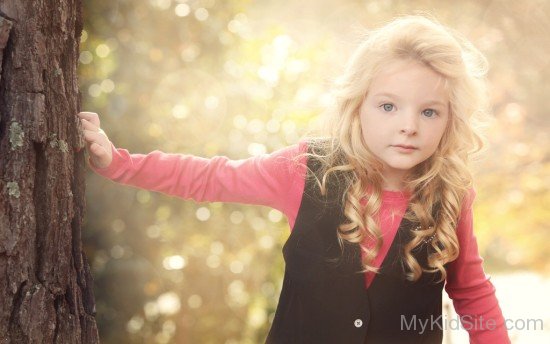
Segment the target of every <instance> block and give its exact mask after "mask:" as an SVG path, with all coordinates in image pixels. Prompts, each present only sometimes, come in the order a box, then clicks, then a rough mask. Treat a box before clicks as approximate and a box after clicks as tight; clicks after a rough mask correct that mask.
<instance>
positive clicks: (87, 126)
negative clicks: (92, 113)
mask: <svg viewBox="0 0 550 344" xmlns="http://www.w3.org/2000/svg"><path fill="white" fill-rule="evenodd" d="M80 121H81V122H82V127H83V128H84V129H88V130H91V131H99V128H98V127H97V126H96V125H94V124H93V123H92V122H90V121H88V120H86V119H84V118H82V119H81V120H80Z"/></svg>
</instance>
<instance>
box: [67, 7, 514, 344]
mask: <svg viewBox="0 0 550 344" xmlns="http://www.w3.org/2000/svg"><path fill="white" fill-rule="evenodd" d="M486 72H487V62H486V59H485V58H484V56H483V55H482V54H481V53H480V52H479V51H478V50H477V49H476V48H475V47H474V46H473V45H472V44H471V43H469V42H468V41H467V40H466V39H465V38H463V37H462V36H461V35H460V34H458V33H456V32H455V31H453V30H451V29H449V28H447V27H445V26H443V25H441V24H439V23H438V22H437V21H436V20H434V19H429V18H426V17H424V16H402V17H399V18H397V19H395V20H394V21H392V22H390V23H389V24H387V25H385V26H383V27H381V28H379V29H377V30H373V31H371V32H370V33H369V34H368V35H367V36H366V37H365V39H364V40H363V41H362V42H361V44H360V45H359V47H358V48H357V50H356V51H355V53H354V54H353V56H352V58H351V60H350V61H349V64H348V65H347V68H346V70H345V73H344V75H343V76H342V77H341V78H340V79H339V80H338V82H337V83H336V85H335V106H334V109H333V111H332V112H331V113H332V115H333V116H332V120H331V122H330V123H329V126H328V127H327V128H329V130H327V133H326V135H324V136H317V137H310V138H303V139H301V140H300V141H299V142H298V143H297V144H295V145H292V146H289V147H285V148H282V149H280V150H277V151H275V152H273V153H271V154H264V155H260V156H255V157H251V158H248V159H242V160H230V159H228V158H227V157H224V156H215V157H213V158H210V159H206V158H201V157H197V156H192V155H185V154H168V153H163V152H161V151H158V150H156V151H153V152H151V153H149V154H146V155H143V154H130V153H129V152H128V151H127V150H125V149H122V148H115V146H114V145H113V144H112V143H111V142H110V141H109V139H108V138H107V136H106V135H105V133H104V132H103V131H102V130H101V129H100V121H99V117H98V115H97V114H95V113H91V112H82V113H79V114H78V116H79V117H80V118H81V120H82V125H83V128H84V136H85V139H86V143H87V151H88V153H89V160H88V161H89V164H90V166H91V168H92V169H93V170H94V171H95V172H96V173H98V174H100V175H102V176H104V177H106V178H109V179H111V180H113V181H116V182H118V183H122V184H125V185H131V186H135V187H139V188H143V189H147V190H154V191H158V192H162V193H165V194H168V195H173V196H177V197H181V198H183V199H193V200H195V201H198V202H204V201H226V202H239V203H245V204H259V205H265V206H270V207H273V208H276V209H278V210H280V211H282V212H283V213H284V214H285V215H286V216H287V218H288V222H289V224H290V228H291V231H292V232H291V235H290V237H289V239H288V240H287V242H286V243H285V245H284V247H283V255H284V259H285V263H286V266H285V275H284V280H283V287H282V291H281V295H280V298H279V303H278V306H277V310H276V313H275V317H274V320H273V323H272V325H271V329H270V332H269V335H268V337H267V339H266V342H267V343H369V344H371V343H441V341H442V336H443V329H444V328H446V327H447V326H448V325H449V319H443V316H442V290H443V288H445V290H446V292H447V293H448V294H449V296H450V297H451V298H452V299H453V303H454V306H455V310H456V312H457V314H458V315H459V316H460V322H461V324H462V326H463V327H464V328H465V329H466V330H467V331H468V332H469V336H470V341H471V342H472V343H509V339H508V334H507V330H506V326H505V322H504V318H503V315H502V313H501V309H500V307H499V305H498V301H497V299H496V297H495V288H494V286H493V285H492V283H491V282H490V280H489V277H488V276H487V275H486V274H485V273H484V271H483V267H482V262H483V259H482V258H481V257H480V256H479V253H478V248H477V242H476V237H475V235H474V233H473V228H472V206H473V202H474V197H475V191H474V189H473V181H472V175H471V173H470V172H469V171H468V162H469V160H470V156H471V154H472V153H475V152H478V151H479V150H480V149H481V147H482V145H483V144H482V141H481V139H480V136H479V134H478V133H476V132H475V131H474V129H475V128H473V126H472V124H471V123H472V122H473V120H474V119H475V117H478V116H479V115H483V114H485V113H487V112H488V109H489V106H488V100H487V99H488V96H487V89H486V79H485V75H486ZM455 320H456V319H455Z"/></svg>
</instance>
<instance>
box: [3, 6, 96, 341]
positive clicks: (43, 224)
mask: <svg viewBox="0 0 550 344" xmlns="http://www.w3.org/2000/svg"><path fill="white" fill-rule="evenodd" d="M81 31H82V15H81V1H80V0H24V1H22V0H0V62H1V70H0V73H1V74H0V343H2V344H3V343H71V344H72V343H97V342H98V341H99V340H98V334H97V326H96V322H95V318H94V315H95V301H94V297H93V293H92V278H91V274H90V269H89V265H88V262H87V261H86V257H85V255H84V254H83V252H82V245H81V237H80V233H81V224H82V217H83V216H84V206H85V199H84V185H85V184H84V174H85V161H84V156H83V152H84V151H83V150H80V148H81V147H83V146H84V142H83V139H82V137H81V134H80V133H81V129H80V127H79V126H80V124H79V122H78V121H77V119H76V116H75V115H76V113H77V112H78V110H79V108H80V95H79V91H78V84H77V62H78V54H79V42H80V34H81Z"/></svg>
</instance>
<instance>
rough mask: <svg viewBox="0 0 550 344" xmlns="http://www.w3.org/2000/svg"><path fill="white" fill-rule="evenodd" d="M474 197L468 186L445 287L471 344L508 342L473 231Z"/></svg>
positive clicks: (493, 288) (493, 290) (502, 318)
mask: <svg viewBox="0 0 550 344" xmlns="http://www.w3.org/2000/svg"><path fill="white" fill-rule="evenodd" d="M475 196H476V192H475V190H474V189H470V191H469V194H468V196H467V197H468V198H467V200H466V201H465V202H464V204H463V207H462V212H461V216H460V219H459V222H458V228H457V235H458V240H459V245H460V254H459V257H458V258H457V259H456V260H455V261H453V262H451V263H450V264H449V267H448V270H447V272H448V275H447V281H446V282H447V283H446V284H445V290H446V291H447V294H448V295H449V297H450V298H451V299H452V300H453V304H454V307H455V310H456V313H457V314H458V316H459V317H460V321H461V323H462V326H463V327H464V329H466V330H467V331H468V333H469V336H470V343H474V344H485V343H510V339H509V337H508V332H507V330H506V326H505V323H504V317H503V315H502V311H501V309H500V307H499V304H498V300H497V298H496V295H495V287H494V286H493V284H492V283H491V281H490V276H488V275H486V274H485V272H484V271H483V267H482V263H483V258H481V257H480V255H479V252H478V248H477V240H476V236H475V234H474V232H473V202H474V199H475Z"/></svg>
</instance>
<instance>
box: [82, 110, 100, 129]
mask: <svg viewBox="0 0 550 344" xmlns="http://www.w3.org/2000/svg"><path fill="white" fill-rule="evenodd" d="M77 116H78V117H80V118H84V119H86V120H87V121H89V122H91V123H92V124H94V125H95V126H97V127H99V126H100V125H99V124H100V121H99V116H98V114H97V113H95V112H79V113H78V114H77Z"/></svg>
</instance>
